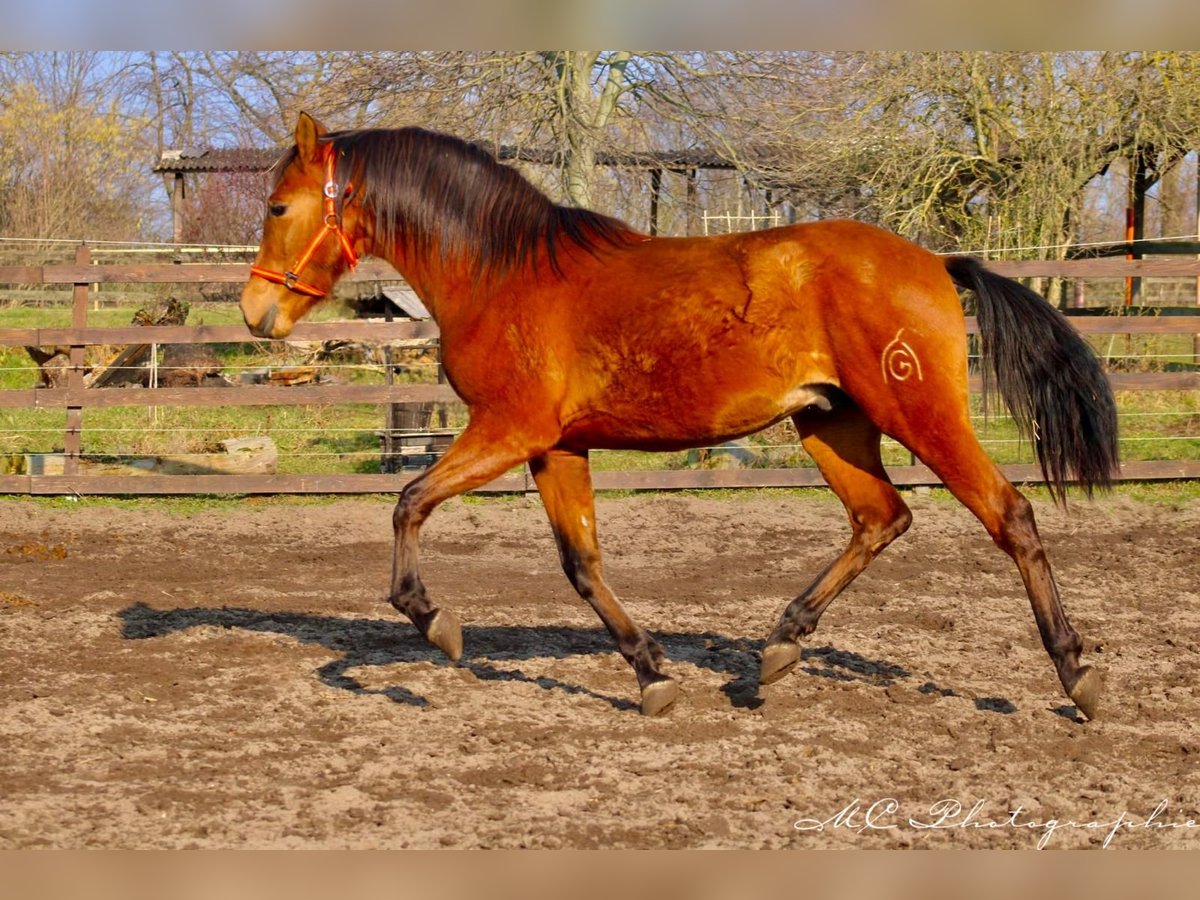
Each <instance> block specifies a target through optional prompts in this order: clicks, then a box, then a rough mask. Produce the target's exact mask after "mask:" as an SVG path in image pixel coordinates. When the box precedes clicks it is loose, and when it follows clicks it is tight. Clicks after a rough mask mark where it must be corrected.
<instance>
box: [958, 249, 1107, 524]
mask: <svg viewBox="0 0 1200 900" xmlns="http://www.w3.org/2000/svg"><path fill="white" fill-rule="evenodd" d="M946 271H947V272H949V273H950V277H951V278H953V279H954V281H955V283H956V284H958V285H959V286H960V287H964V288H967V289H969V290H971V291H974V293H975V296H976V297H977V298H978V303H977V314H978V317H979V332H980V336H981V338H982V340H981V350H982V356H983V365H982V366H981V368H982V370H983V393H984V397H985V398H986V397H988V396H989V395H990V394H993V393H994V392H997V390H998V392H999V394H1000V396H1001V397H1002V398H1003V399H1004V403H1005V404H1006V405H1007V406H1008V409H1009V412H1010V413H1011V414H1012V417H1013V420H1014V421H1015V422H1016V423H1017V429H1018V430H1019V431H1020V432H1021V434H1022V435H1023V436H1024V437H1025V438H1026V439H1029V440H1031V441H1032V443H1033V446H1034V447H1035V448H1036V450H1037V456H1038V462H1039V463H1040V464H1041V466H1042V474H1043V476H1044V477H1045V479H1046V484H1047V485H1048V486H1049V488H1050V493H1051V496H1053V497H1054V498H1055V500H1056V501H1057V502H1060V503H1065V502H1066V483H1067V481H1068V480H1072V479H1073V480H1076V481H1078V482H1079V484H1080V486H1081V487H1082V488H1083V489H1084V490H1085V491H1086V492H1087V494H1088V496H1089V497H1090V496H1091V495H1092V491H1093V490H1094V489H1096V488H1101V489H1107V488H1109V487H1111V486H1112V479H1113V476H1114V475H1115V474H1116V473H1117V472H1119V471H1120V461H1119V460H1118V456H1117V408H1116V403H1115V402H1114V401H1113V395H1112V389H1111V388H1110V387H1109V384H1108V379H1107V378H1105V377H1104V370H1103V369H1102V368H1101V366H1100V361H1099V360H1098V359H1097V358H1096V354H1095V353H1093V352H1092V348H1091V347H1089V346H1088V345H1087V343H1086V342H1085V341H1084V340H1083V338H1081V337H1080V336H1079V334H1078V333H1077V332H1076V331H1075V329H1074V328H1072V327H1071V326H1070V324H1069V323H1068V322H1067V320H1066V317H1064V316H1063V314H1062V313H1060V312H1059V311H1058V310H1056V309H1055V308H1054V307H1053V306H1051V305H1050V304H1049V303H1047V302H1046V301H1045V300H1044V299H1042V297H1040V296H1038V295H1037V294H1036V293H1034V292H1033V291H1031V290H1030V289H1029V288H1027V287H1025V286H1024V285H1022V284H1019V283H1018V282H1016V281H1013V280H1011V279H1009V278H1005V277H1004V276H1003V275H997V274H996V273H995V272H989V271H988V270H987V269H986V268H984V266H983V264H982V263H981V262H980V261H979V260H976V259H972V258H970V257H966V256H950V257H946Z"/></svg>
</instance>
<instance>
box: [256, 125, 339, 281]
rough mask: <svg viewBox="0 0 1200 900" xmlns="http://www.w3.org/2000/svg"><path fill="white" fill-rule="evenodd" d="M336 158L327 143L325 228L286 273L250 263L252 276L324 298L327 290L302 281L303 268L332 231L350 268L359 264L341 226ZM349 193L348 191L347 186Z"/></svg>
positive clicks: (310, 242)
mask: <svg viewBox="0 0 1200 900" xmlns="http://www.w3.org/2000/svg"><path fill="white" fill-rule="evenodd" d="M333 158H334V150H333V144H327V145H326V147H325V190H324V194H325V225H324V227H323V228H321V230H320V231H318V232H317V233H316V235H314V236H313V239H312V240H311V241H309V243H308V247H307V248H306V249H305V251H304V252H303V253H301V254H300V257H299V259H297V260H296V261H295V262H294V263H292V266H291V268H290V269H288V270H287V271H286V272H274V271H272V270H270V269H264V268H262V267H260V266H251V267H250V274H251V275H257V276H258V277H259V278H265V279H266V280H267V281H273V282H275V283H276V284H282V285H283V286H284V287H285V288H287V289H288V290H289V291H295V292H296V293H298V294H308V296H310V297H324V296H325V294H326V293H328V292H327V291H323V290H321V289H320V288H316V287H313V286H312V285H311V284H309V283H308V282H306V281H301V280H300V273H301V272H303V271H304V267H305V266H307V265H308V264H309V262H310V261H311V260H312V256H313V254H314V253H316V252H317V248H318V247H320V246H321V244H322V243H323V242H324V241H325V238H326V237H328V236H329V233H330V232H331V231H332V232H333V233H334V234H336V235H337V238H338V242H339V243H340V244H341V245H342V256H343V257H345V259H346V262H347V263H349V264H350V268H351V269H353V268H354V267H355V266H356V265H358V255H357V254H356V253H355V252H354V248H353V247H352V246H351V245H350V238H349V237H347V235H346V230H345V229H344V228H342V217H341V215H339V214H338V211H337V199H338V196H339V194H340V193H341V191H340V190H339V188H338V183H337V182H336V181H334V180H333ZM347 192H349V187H348V186H347Z"/></svg>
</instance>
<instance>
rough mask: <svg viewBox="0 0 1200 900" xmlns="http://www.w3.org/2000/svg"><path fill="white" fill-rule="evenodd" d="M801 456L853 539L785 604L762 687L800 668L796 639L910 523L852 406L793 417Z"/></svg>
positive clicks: (874, 436) (871, 435) (873, 438)
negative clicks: (841, 508) (816, 471)
mask: <svg viewBox="0 0 1200 900" xmlns="http://www.w3.org/2000/svg"><path fill="white" fill-rule="evenodd" d="M794 421H795V423H796V429H797V430H798V431H799V432H800V440H801V443H803V444H804V449H805V450H806V451H808V454H809V455H810V456H811V457H812V458H813V460H814V461H815V462H816V464H817V466H818V467H819V468H820V470H821V474H822V475H823V476H824V478H825V481H826V482H828V484H829V486H830V487H831V488H832V489H833V490H834V492H835V493H836V494H837V495H838V497H839V499H841V501H842V503H843V504H845V506H846V511H847V513H849V515H850V525H851V528H853V532H854V533H853V535H852V536H851V538H850V543H849V545H848V546H847V547H846V549H845V550H843V551H842V554H841V556H839V557H838V558H837V559H836V560H834V562H833V563H832V564H831V565H830V566H829V567H828V568H826V569H825V571H823V572H822V573H821V574H820V575H818V576H817V578H816V580H815V581H813V583H812V584H811V585H809V587H808V589H807V590H805V591H804V593H802V594H801V595H800V596H799V597H797V598H796V599H795V600H793V601H792V602H791V603H790V604H788V607H787V609H786V610H785V611H784V613H783V616H782V618H781V619H780V621H779V625H778V626H777V627H776V628H775V630H774V631H772V632H771V635H770V637H768V638H767V642H766V645H765V646H764V647H763V654H762V669H761V672H760V674H759V683H760V684H770V683H771V682H773V681H777V680H778V679H780V678H782V677H783V676H784V675H786V674H787V673H788V672H790V671H791V670H792V668H793V667H794V666H795V665H796V663H797V662H798V661H799V660H800V647H799V645H798V643H797V641H798V639H799V638H801V637H804V636H805V635H808V634H811V633H812V631H813V629H814V628H816V627H817V620H818V619H819V618H820V617H821V613H823V612H824V611H825V608H826V607H827V606H829V604H830V603H831V602H832V601H833V598H834V597H836V596H837V595H838V594H839V593H841V591H842V590H843V589H844V588H845V587H846V585H848V584H850V582H851V581H853V580H854V579H855V578H856V577H857V576H858V575H859V574H860V573H861V572H862V571H863V569H865V568H866V567H867V566H868V565H869V564H870V562H871V560H873V559H874V558H875V557H876V556H878V555H879V554H880V553H881V552H883V548H884V547H886V546H887V545H888V544H890V543H891V542H892V541H894V540H895V539H896V538H897V537H899V536H900V535H901V534H903V533H904V532H905V531H906V530H907V528H908V526H909V523H910V522H911V521H912V516H911V515H910V513H909V511H908V507H907V506H905V505H904V501H903V500H902V499H900V495H899V494H898V493H897V492H896V489H895V488H894V487H892V484H891V482H890V481H889V480H888V477H887V473H886V472H885V471H884V468H883V463H882V461H881V460H880V456H879V439H880V433H879V429H878V428H876V427H875V426H874V425H873V424H872V423H871V422H870V421H869V420H868V419H867V417H866V416H865V415H864V414H863V412H862V410H860V409H859V408H858V407H857V406H852V405H846V406H839V407H838V408H837V409H835V410H834V411H833V412H830V413H822V412H815V411H814V412H809V413H801V414H799V415H797V416H795V417H794Z"/></svg>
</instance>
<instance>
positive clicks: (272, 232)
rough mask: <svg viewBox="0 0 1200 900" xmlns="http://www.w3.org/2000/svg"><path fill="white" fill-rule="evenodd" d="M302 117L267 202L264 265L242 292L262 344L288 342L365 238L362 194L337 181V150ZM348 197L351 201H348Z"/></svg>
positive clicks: (354, 258) (355, 256)
mask: <svg viewBox="0 0 1200 900" xmlns="http://www.w3.org/2000/svg"><path fill="white" fill-rule="evenodd" d="M324 134H325V129H323V128H322V127H321V126H320V125H319V124H318V123H317V121H316V120H315V119H313V118H312V117H311V116H310V115H308V114H307V113H301V114H300V119H299V121H298V122H297V123H296V147H295V149H294V150H293V151H292V152H291V153H290V154H288V155H286V156H285V157H284V158H283V159H282V160H281V161H280V165H281V166H282V167H283V168H282V171H280V172H278V173H277V177H276V181H275V187H274V188H273V189H272V191H271V194H270V196H269V197H268V198H267V217H266V221H265V222H264V224H263V235H262V243H261V244H260V245H259V250H258V258H257V259H255V261H254V265H253V266H251V268H250V272H251V276H250V280H249V281H248V282H247V283H246V287H245V288H244V289H243V290H242V301H241V308H242V316H243V318H245V320H246V325H247V326H248V327H249V328H250V331H251V332H252V333H254V334H255V335H257V336H258V337H265V338H276V339H278V338H283V337H286V336H287V335H288V334H289V333H290V332H291V330H292V327H293V326H294V325H295V324H296V322H298V321H299V320H300V319H301V318H303V317H304V316H305V315H306V314H307V313H308V311H309V310H311V309H312V308H313V307H314V306H316V305H317V303H318V302H320V301H321V300H322V299H324V298H325V297H326V296H327V295H328V294H329V292H330V290H332V289H333V285H334V282H336V281H337V280H338V279H339V278H340V277H341V276H342V275H343V274H345V273H346V272H347V271H348V270H349V269H351V268H353V267H354V264H355V263H356V262H357V261H358V252H359V251H358V250H356V244H358V245H359V246H360V248H361V245H362V242H363V240H364V235H363V233H362V229H361V223H362V221H363V217H362V216H361V204H360V203H358V202H356V200H355V199H354V198H353V197H352V195H353V194H359V195H361V192H356V191H354V190H353V189H352V186H351V185H350V184H348V183H341V182H339V181H338V180H337V179H336V177H335V172H336V169H337V151H336V149H335V147H334V144H333V143H332V142H331V141H328V140H324V141H323V140H322V139H321V138H322V135H324ZM348 198H349V199H348Z"/></svg>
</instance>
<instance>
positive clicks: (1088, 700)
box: [1071, 666, 1104, 720]
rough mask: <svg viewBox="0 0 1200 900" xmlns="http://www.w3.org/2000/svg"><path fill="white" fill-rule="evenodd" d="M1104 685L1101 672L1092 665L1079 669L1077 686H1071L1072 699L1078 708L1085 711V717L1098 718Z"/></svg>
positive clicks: (1082, 711)
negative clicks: (1097, 713)
mask: <svg viewBox="0 0 1200 900" xmlns="http://www.w3.org/2000/svg"><path fill="white" fill-rule="evenodd" d="M1103 686H1104V685H1103V682H1102V681H1101V678H1100V673H1099V672H1097V671H1096V670H1095V669H1093V668H1092V667H1091V666H1084V667H1083V668H1082V669H1080V670H1079V677H1078V678H1077V679H1076V680H1075V686H1074V687H1073V688H1071V700H1072V701H1073V702H1074V703H1075V707H1076V709H1078V710H1079V711H1080V712H1081V713H1083V715H1084V718H1086V719H1089V720H1090V719H1094V718H1096V712H1097V707H1098V706H1099V705H1100V691H1101V689H1102V688H1103Z"/></svg>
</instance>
